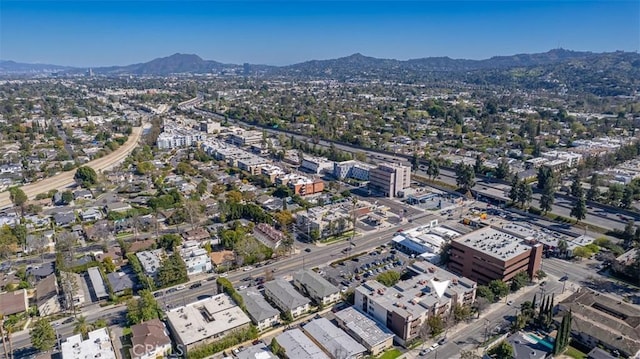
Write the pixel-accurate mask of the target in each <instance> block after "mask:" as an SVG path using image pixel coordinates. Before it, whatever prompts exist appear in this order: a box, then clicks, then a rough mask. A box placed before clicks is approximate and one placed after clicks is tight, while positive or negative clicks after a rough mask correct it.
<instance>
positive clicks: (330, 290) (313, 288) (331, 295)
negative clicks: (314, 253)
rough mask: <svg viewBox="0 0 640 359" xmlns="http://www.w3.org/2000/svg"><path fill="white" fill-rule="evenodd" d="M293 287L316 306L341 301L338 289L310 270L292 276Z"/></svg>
mask: <svg viewBox="0 0 640 359" xmlns="http://www.w3.org/2000/svg"><path fill="white" fill-rule="evenodd" d="M293 285H294V287H296V289H298V291H300V293H302V294H304V295H306V296H308V297H309V298H311V299H312V300H313V301H314V302H315V303H316V304H318V305H324V306H326V305H329V304H331V303H335V302H337V301H339V300H340V299H342V297H341V295H340V289H338V287H336V286H335V285H333V284H331V283H329V281H327V280H326V279H324V278H322V276H321V275H320V274H318V273H316V272H314V271H312V270H309V269H302V270H299V271H297V272H295V273H294V274H293Z"/></svg>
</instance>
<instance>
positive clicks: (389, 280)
mask: <svg viewBox="0 0 640 359" xmlns="http://www.w3.org/2000/svg"><path fill="white" fill-rule="evenodd" d="M376 280H377V281H378V282H380V283H382V284H384V285H385V286H387V287H392V286H394V285H395V284H396V283H398V281H399V280H400V273H398V272H396V271H393V270H390V271H386V272H383V273H380V274H378V276H377V277H376Z"/></svg>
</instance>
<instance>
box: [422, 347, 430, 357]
mask: <svg viewBox="0 0 640 359" xmlns="http://www.w3.org/2000/svg"><path fill="white" fill-rule="evenodd" d="M429 353H431V348H427V349H422V350H421V351H420V356H421V357H423V356H426V355H427V354H429Z"/></svg>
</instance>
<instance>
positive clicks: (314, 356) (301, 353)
mask: <svg viewBox="0 0 640 359" xmlns="http://www.w3.org/2000/svg"><path fill="white" fill-rule="evenodd" d="M276 342H278V344H279V345H280V346H281V347H282V348H284V351H285V353H286V356H287V358H296V359H330V358H329V356H327V354H325V353H324V352H323V351H322V349H320V347H319V346H317V345H316V344H314V343H313V342H312V341H311V339H309V337H307V336H306V335H304V333H302V331H301V330H300V329H297V328H296V329H292V330H287V331H286V332H284V333H282V334H280V335H278V336H277V337H276Z"/></svg>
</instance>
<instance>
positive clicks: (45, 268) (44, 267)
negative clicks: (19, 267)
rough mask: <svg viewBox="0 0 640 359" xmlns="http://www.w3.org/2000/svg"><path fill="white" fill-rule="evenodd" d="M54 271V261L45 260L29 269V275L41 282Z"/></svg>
mask: <svg viewBox="0 0 640 359" xmlns="http://www.w3.org/2000/svg"><path fill="white" fill-rule="evenodd" d="M53 273H54V265H53V262H45V263H42V264H41V265H39V266H33V267H31V268H29V269H27V272H26V274H27V277H30V278H33V279H34V280H35V281H36V282H39V281H41V280H43V279H45V278H47V277H49V276H50V275H52V274H53Z"/></svg>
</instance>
